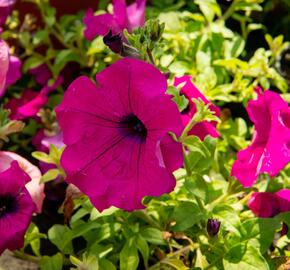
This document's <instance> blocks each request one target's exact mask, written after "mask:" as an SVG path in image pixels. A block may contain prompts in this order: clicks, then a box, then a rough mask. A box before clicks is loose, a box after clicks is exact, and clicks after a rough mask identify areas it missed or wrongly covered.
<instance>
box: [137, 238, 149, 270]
mask: <svg viewBox="0 0 290 270" xmlns="http://www.w3.org/2000/svg"><path fill="white" fill-rule="evenodd" d="M136 244H137V248H138V250H139V251H140V253H141V254H142V257H143V261H144V266H145V268H146V269H147V267H148V259H149V246H148V244H147V242H146V240H145V239H144V238H143V237H142V236H141V235H138V236H137V240H136Z"/></svg>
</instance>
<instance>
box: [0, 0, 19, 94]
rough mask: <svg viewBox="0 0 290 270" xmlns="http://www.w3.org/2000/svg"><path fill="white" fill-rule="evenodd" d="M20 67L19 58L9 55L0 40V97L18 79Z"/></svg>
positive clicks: (4, 43) (4, 44)
mask: <svg viewBox="0 0 290 270" xmlns="http://www.w3.org/2000/svg"><path fill="white" fill-rule="evenodd" d="M0 1H1V0H0ZM20 69H21V61H20V60H19V58H18V57H16V56H12V55H10V53H9V47H8V45H7V44H6V42H5V41H3V40H0V98H1V97H2V96H3V95H4V94H5V91H6V88H7V87H8V86H9V85H11V84H13V83H15V82H16V81H17V80H18V79H20V77H21V71H20Z"/></svg>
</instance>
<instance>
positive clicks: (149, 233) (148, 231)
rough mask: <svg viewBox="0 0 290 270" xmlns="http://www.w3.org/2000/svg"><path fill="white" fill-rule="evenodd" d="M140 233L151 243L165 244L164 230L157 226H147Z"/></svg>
mask: <svg viewBox="0 0 290 270" xmlns="http://www.w3.org/2000/svg"><path fill="white" fill-rule="evenodd" d="M140 235H141V236H142V237H143V238H144V239H145V240H146V241H147V242H149V243H151V244H154V245H165V244H166V242H165V241H164V239H163V235H162V232H161V231H159V230H158V229H156V228H145V229H143V230H141V231H140Z"/></svg>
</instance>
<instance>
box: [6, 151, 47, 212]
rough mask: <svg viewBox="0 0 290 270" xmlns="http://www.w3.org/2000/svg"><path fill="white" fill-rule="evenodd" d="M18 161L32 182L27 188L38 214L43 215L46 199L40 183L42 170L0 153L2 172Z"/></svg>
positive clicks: (12, 156) (21, 159) (10, 155)
mask: <svg viewBox="0 0 290 270" xmlns="http://www.w3.org/2000/svg"><path fill="white" fill-rule="evenodd" d="M13 160H16V161H17V162H18V164H19V166H20V168H21V169H22V170H23V171H24V172H26V173H27V174H28V176H29V177H30V178H31V181H30V182H28V183H27V184H26V185H25V187H26V188H27V190H28V192H29V194H30V196H31V198H32V200H33V201H34V203H35V205H36V206H37V212H39V213H41V211H42V204H43V200H44V198H45V194H44V184H43V183H40V180H41V172H40V170H39V169H38V168H37V167H36V166H34V165H33V164H31V163H30V162H29V161H28V160H26V159H25V158H23V157H21V156H19V155H17V154H15V153H13V152H8V151H0V163H1V165H0V171H1V170H4V169H7V168H9V166H10V164H11V162H12V161H13Z"/></svg>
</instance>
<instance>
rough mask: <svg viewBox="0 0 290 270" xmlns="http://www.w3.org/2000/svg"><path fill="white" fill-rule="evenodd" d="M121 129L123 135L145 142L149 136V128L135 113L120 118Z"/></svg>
mask: <svg viewBox="0 0 290 270" xmlns="http://www.w3.org/2000/svg"><path fill="white" fill-rule="evenodd" d="M119 129H120V132H121V133H122V135H124V136H126V137H129V138H133V139H136V140H138V141H140V142H144V141H145V140H146V137H147V128H146V127H145V125H144V124H143V123H142V121H141V120H140V119H139V118H138V117H137V116H136V115H134V114H129V115H126V116H124V117H122V119H121V120H120V123H119Z"/></svg>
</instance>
